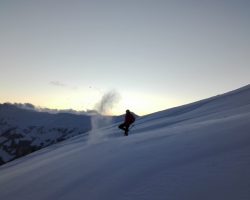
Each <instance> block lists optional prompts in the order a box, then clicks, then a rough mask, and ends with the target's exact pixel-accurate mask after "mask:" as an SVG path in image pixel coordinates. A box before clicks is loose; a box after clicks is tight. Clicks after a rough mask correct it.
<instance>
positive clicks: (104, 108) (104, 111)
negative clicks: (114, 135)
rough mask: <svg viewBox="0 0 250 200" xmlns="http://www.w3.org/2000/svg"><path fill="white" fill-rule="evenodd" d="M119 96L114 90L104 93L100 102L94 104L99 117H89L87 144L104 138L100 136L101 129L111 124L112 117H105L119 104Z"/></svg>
mask: <svg viewBox="0 0 250 200" xmlns="http://www.w3.org/2000/svg"><path fill="white" fill-rule="evenodd" d="M120 99H121V96H120V94H119V93H118V92H116V91H115V90H111V91H109V92H106V93H105V94H104V95H103V96H102V98H101V100H100V101H99V102H98V103H97V104H96V106H95V109H96V110H97V112H98V113H100V115H93V116H92V117H91V126H92V131H91V132H90V134H89V140H88V143H90V144H93V143H98V142H99V141H101V140H102V139H103V138H104V137H105V136H104V135H103V134H102V131H101V130H98V129H100V128H101V127H104V126H108V125H110V124H111V123H112V117H109V116H107V115H110V114H111V111H112V109H113V108H114V106H115V105H116V104H118V103H119V101H120Z"/></svg>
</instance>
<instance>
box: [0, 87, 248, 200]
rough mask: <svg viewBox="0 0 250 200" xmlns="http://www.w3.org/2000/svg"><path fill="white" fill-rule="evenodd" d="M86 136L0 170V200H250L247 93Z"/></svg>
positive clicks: (220, 98) (159, 114) (157, 114)
mask: <svg viewBox="0 0 250 200" xmlns="http://www.w3.org/2000/svg"><path fill="white" fill-rule="evenodd" d="M88 133H89V134H88V135H79V136H76V137H73V138H70V139H68V140H67V141H63V142H61V143H58V144H56V145H52V146H49V147H47V148H45V149H42V150H39V151H37V152H34V153H32V154H30V155H28V156H25V157H23V158H20V159H17V160H15V161H12V162H9V163H7V164H5V165H2V166H1V167H0V185H1V187H0V196H1V198H2V199H8V200H17V199H18V200H19V199H25V200H32V199H37V200H54V199H60V200H78V199H79V200H80V199H88V200H106V199H107V200H117V199H119V200H125V199H129V200H152V199H154V200H163V199H164V200H165V199H171V200H182V199H188V200H196V199H202V200H211V199H213V200H224V199H225V200H248V199H250V85H248V86H245V87H243V88H240V89H238V90H235V91H232V92H229V93H226V94H224V95H218V96H215V97H212V98H209V99H205V100H202V101H198V102H195V103H192V104H188V105H184V106H181V107H176V108H172V109H168V110H165V111H161V112H158V113H154V114H151V115H148V116H144V117H141V118H139V119H137V121H136V124H135V126H134V127H133V128H132V130H131V132H130V134H129V136H128V137H124V136H123V134H122V132H121V131H119V130H118V129H117V124H115V125H111V126H107V127H103V128H101V129H94V130H92V131H90V132H88Z"/></svg>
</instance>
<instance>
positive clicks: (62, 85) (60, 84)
mask: <svg viewBox="0 0 250 200" xmlns="http://www.w3.org/2000/svg"><path fill="white" fill-rule="evenodd" d="M49 83H50V84H51V85H53V86H58V87H67V85H65V84H64V83H62V82H59V81H50V82H49Z"/></svg>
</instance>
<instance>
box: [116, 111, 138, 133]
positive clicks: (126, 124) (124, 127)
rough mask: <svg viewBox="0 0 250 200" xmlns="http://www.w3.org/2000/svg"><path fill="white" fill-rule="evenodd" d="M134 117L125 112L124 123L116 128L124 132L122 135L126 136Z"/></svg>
mask: <svg viewBox="0 0 250 200" xmlns="http://www.w3.org/2000/svg"><path fill="white" fill-rule="evenodd" d="M134 121H135V117H134V115H133V114H132V113H131V112H130V111H129V110H126V115H125V120H124V123H122V124H120V125H119V126H118V128H120V129H122V130H124V131H125V132H124V135H125V136H128V131H129V126H130V125H131V124H132V123H134Z"/></svg>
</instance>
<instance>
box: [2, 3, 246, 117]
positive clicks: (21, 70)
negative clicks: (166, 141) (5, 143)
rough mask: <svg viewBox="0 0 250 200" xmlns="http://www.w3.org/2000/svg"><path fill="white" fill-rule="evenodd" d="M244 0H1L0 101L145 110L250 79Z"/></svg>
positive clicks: (219, 91) (118, 110)
mask: <svg viewBox="0 0 250 200" xmlns="http://www.w3.org/2000/svg"><path fill="white" fill-rule="evenodd" d="M249 19H250V1H248V0H237V1H236V0H123V1H122V0H43V1H38V0H22V1H20V0H0V44H1V45H0V103H4V102H12V103H14V102H16V103H32V104H34V105H36V106H40V107H46V108H51V109H70V108H71V109H75V110H88V109H90V110H91V109H94V108H95V107H96V105H97V104H98V102H99V101H101V98H102V96H103V95H105V94H107V93H109V92H111V93H116V97H117V96H119V98H116V100H117V101H115V102H114V101H112V102H113V103H114V105H113V107H111V108H112V109H110V111H109V114H115V115H118V114H123V113H124V112H125V110H126V109H130V110H132V111H133V112H135V113H137V114H139V115H145V114H148V113H153V112H156V111H160V110H164V109H167V108H171V107H175V106H179V105H183V104H186V103H190V102H193V101H197V100H200V99H204V98H208V97H211V96H214V95H218V94H222V93H225V92H228V91H231V90H233V89H237V88H239V87H242V86H245V85H247V84H249V82H250V81H249V80H250V78H249V77H250V20H249Z"/></svg>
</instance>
